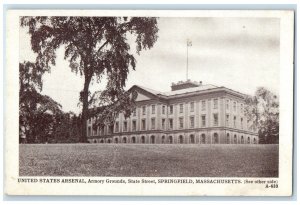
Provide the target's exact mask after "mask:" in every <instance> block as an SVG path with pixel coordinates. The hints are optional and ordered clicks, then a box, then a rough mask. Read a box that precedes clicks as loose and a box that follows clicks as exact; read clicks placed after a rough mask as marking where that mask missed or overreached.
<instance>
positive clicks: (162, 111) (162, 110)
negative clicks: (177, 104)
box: [161, 105, 166, 115]
mask: <svg viewBox="0 0 300 205" xmlns="http://www.w3.org/2000/svg"><path fill="white" fill-rule="evenodd" d="M165 109H166V106H164V105H163V106H162V108H161V113H162V114H163V115H164V114H165V112H166V111H165Z"/></svg>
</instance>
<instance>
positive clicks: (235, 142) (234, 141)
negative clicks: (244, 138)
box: [233, 135, 237, 144]
mask: <svg viewBox="0 0 300 205" xmlns="http://www.w3.org/2000/svg"><path fill="white" fill-rule="evenodd" d="M233 143H234V144H237V137H236V135H234V138H233Z"/></svg>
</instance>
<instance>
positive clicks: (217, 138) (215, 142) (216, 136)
mask: <svg viewBox="0 0 300 205" xmlns="http://www.w3.org/2000/svg"><path fill="white" fill-rule="evenodd" d="M218 143H219V136H218V133H214V144H218Z"/></svg>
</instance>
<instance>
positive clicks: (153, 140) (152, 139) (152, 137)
mask: <svg viewBox="0 0 300 205" xmlns="http://www.w3.org/2000/svg"><path fill="white" fill-rule="evenodd" d="M151 144H155V136H154V135H152V136H151Z"/></svg>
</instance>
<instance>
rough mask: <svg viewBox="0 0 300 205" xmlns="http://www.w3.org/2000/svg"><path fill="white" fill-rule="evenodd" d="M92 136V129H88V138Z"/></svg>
mask: <svg viewBox="0 0 300 205" xmlns="http://www.w3.org/2000/svg"><path fill="white" fill-rule="evenodd" d="M91 134H92V128H91V127H88V136H91Z"/></svg>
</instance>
